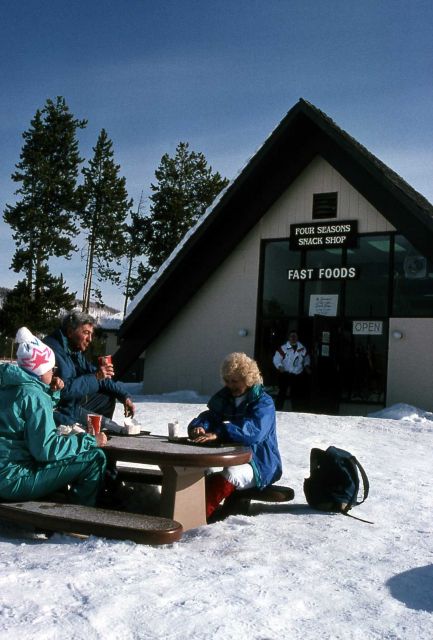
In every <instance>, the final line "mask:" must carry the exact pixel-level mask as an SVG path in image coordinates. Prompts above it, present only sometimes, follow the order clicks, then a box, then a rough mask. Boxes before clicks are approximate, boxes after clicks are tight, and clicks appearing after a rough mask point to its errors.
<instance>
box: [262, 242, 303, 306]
mask: <svg viewBox="0 0 433 640" xmlns="http://www.w3.org/2000/svg"><path fill="white" fill-rule="evenodd" d="M300 259H301V252H300V251H290V250H289V243H288V242H287V240H284V241H281V242H280V241H277V242H268V243H267V244H266V245H265V255H264V270H263V303H262V304H263V306H262V312H263V315H264V317H274V318H275V317H282V316H290V315H292V316H296V315H297V314H298V299H299V282H292V281H289V280H288V277H287V272H288V269H299V265H300Z"/></svg>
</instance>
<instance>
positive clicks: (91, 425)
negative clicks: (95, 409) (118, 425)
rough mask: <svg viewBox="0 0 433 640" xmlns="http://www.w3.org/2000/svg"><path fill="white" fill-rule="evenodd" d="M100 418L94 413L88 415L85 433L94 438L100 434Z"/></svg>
mask: <svg viewBox="0 0 433 640" xmlns="http://www.w3.org/2000/svg"><path fill="white" fill-rule="evenodd" d="M101 425H102V416H98V415H97V414H96V413H89V414H88V416H87V433H89V434H90V435H91V436H96V435H98V434H99V433H101Z"/></svg>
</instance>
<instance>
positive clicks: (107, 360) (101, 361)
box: [96, 356, 114, 380]
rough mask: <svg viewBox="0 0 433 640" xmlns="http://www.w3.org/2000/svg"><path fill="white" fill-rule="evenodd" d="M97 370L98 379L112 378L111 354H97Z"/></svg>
mask: <svg viewBox="0 0 433 640" xmlns="http://www.w3.org/2000/svg"><path fill="white" fill-rule="evenodd" d="M98 367H99V369H98V371H97V373H96V377H97V378H98V380H104V379H105V378H112V377H113V376H114V367H113V362H112V358H111V356H98Z"/></svg>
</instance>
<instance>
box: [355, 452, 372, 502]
mask: <svg viewBox="0 0 433 640" xmlns="http://www.w3.org/2000/svg"><path fill="white" fill-rule="evenodd" d="M351 460H352V461H353V462H354V464H355V465H356V466H357V467H358V469H359V473H360V474H361V478H362V485H363V489H362V500H361V501H359V502H358V501H357V500H356V501H355V502H356V504H357V505H358V504H362V503H363V502H364V500H367V497H368V492H369V490H370V483H369V482H368V478H367V474H366V473H365V471H364V468H363V466H362V464H361V463H360V462H358V460H357V459H356V458H355V456H352V457H351ZM354 497H355V498H356V496H354Z"/></svg>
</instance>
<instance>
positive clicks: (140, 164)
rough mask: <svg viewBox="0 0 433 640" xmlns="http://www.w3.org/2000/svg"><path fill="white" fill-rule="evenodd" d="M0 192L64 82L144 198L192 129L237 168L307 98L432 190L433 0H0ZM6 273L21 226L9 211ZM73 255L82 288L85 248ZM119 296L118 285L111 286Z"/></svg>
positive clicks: (217, 166) (217, 163)
mask: <svg viewBox="0 0 433 640" xmlns="http://www.w3.org/2000/svg"><path fill="white" fill-rule="evenodd" d="M0 9H1V16H2V18H1V26H2V29H1V31H2V38H1V39H0V65H1V74H0V89H1V91H0V140H1V151H2V153H1V159H0V206H1V210H2V211H3V210H4V206H5V204H6V203H9V204H11V203H13V202H14V190H15V188H16V185H15V184H14V183H13V182H12V180H11V179H10V176H11V173H12V172H13V171H14V166H15V164H16V163H17V162H18V160H19V154H20V150H21V147H22V142H23V141H22V137H21V135H22V133H23V131H25V130H26V129H28V127H29V124H30V120H31V118H32V116H33V115H34V113H35V111H36V109H37V108H42V107H43V105H44V104H45V101H46V100H47V98H53V99H55V97H56V96H57V95H61V96H64V97H65V99H66V102H67V104H68V105H69V107H70V109H71V111H72V113H73V114H74V116H75V117H76V118H86V119H88V121H89V123H88V126H87V128H86V129H85V130H84V131H80V132H79V140H80V151H81V154H82V156H84V157H85V158H86V160H87V159H89V157H91V155H92V146H94V144H95V142H96V139H97V137H98V135H99V132H100V130H101V129H102V128H105V129H106V130H107V133H108V135H109V137H110V138H111V139H112V141H113V144H114V152H115V160H116V162H117V163H118V164H120V165H121V175H124V176H125V177H126V180H127V189H128V193H129V196H130V197H132V198H134V200H136V201H137V200H138V199H139V197H140V193H141V191H142V190H143V191H144V194H145V195H148V194H149V186H150V183H151V182H152V181H153V179H154V172H155V169H156V168H157V166H158V164H159V161H160V159H161V156H162V155H163V154H164V153H166V152H168V153H169V154H173V153H174V151H175V148H176V145H177V144H178V143H179V142H180V141H186V142H189V143H190V147H191V148H192V149H193V150H195V151H201V152H203V153H204V154H205V156H206V158H207V160H208V162H209V163H210V164H211V166H212V167H213V169H214V170H218V171H219V172H220V173H221V174H222V175H224V176H226V177H228V178H233V177H235V176H236V174H237V172H238V171H239V169H240V168H241V167H242V166H243V165H244V163H245V161H246V160H247V159H248V158H250V157H251V156H252V155H253V154H254V153H255V151H256V150H257V149H258V148H259V147H260V146H261V144H262V143H263V141H264V140H265V138H266V137H267V136H268V135H269V133H270V132H271V131H272V130H273V129H274V128H275V126H276V125H277V124H278V123H279V122H280V120H281V119H282V118H283V117H284V115H285V114H286V112H287V111H288V110H289V109H290V108H291V107H292V106H293V105H294V104H295V103H296V102H297V101H298V99H299V98H300V97H303V98H305V99H307V100H309V101H311V102H312V103H313V104H315V105H316V106H317V107H319V108H320V109H322V110H323V111H325V112H326V113H327V114H328V115H329V116H330V117H332V118H333V119H334V120H335V121H336V122H337V124H338V125H339V126H341V127H342V128H344V129H345V130H346V131H348V132H349V133H350V134H351V135H353V136H354V137H355V138H356V139H357V140H359V142H361V143H362V144H364V145H365V146H366V147H367V148H368V149H369V150H370V151H372V152H373V153H375V154H376V155H377V156H378V157H379V158H380V159H381V160H383V161H384V162H386V163H387V164H388V165H389V166H391V168H393V169H394V170H395V171H397V172H398V173H399V174H400V175H401V176H403V177H404V178H405V179H406V180H407V181H408V182H409V183H410V184H411V185H412V186H413V187H414V188H416V189H417V190H418V191H420V192H421V193H423V195H425V196H426V197H427V198H428V199H429V200H430V201H433V2H432V1H431V0H362V1H359V0H353V1H352V0H218V2H211V1H210V0H87V1H85V0H19V2H17V1H16V0H0ZM0 234H1V235H0V274H1V277H0V286H13V285H14V284H15V283H16V281H17V279H18V278H19V276H18V275H17V274H15V273H13V272H12V271H10V270H9V266H10V262H11V258H12V255H13V251H14V243H13V240H12V237H11V233H10V228H9V227H8V226H6V225H5V224H4V223H3V222H1V223H0ZM56 269H58V270H59V271H60V270H61V271H62V272H63V274H64V276H65V278H66V281H67V283H68V285H69V288H70V290H71V291H75V290H77V291H78V292H79V294H80V293H81V289H82V278H83V269H84V265H82V263H81V260H80V254H77V255H76V256H75V257H74V258H73V260H72V261H71V262H70V263H65V262H63V263H61V264H55V265H53V270H56ZM104 294H105V301H106V302H107V303H108V304H112V305H114V306H117V308H121V306H122V297H121V294H120V292H118V291H117V290H115V289H114V288H112V287H107V288H104Z"/></svg>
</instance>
